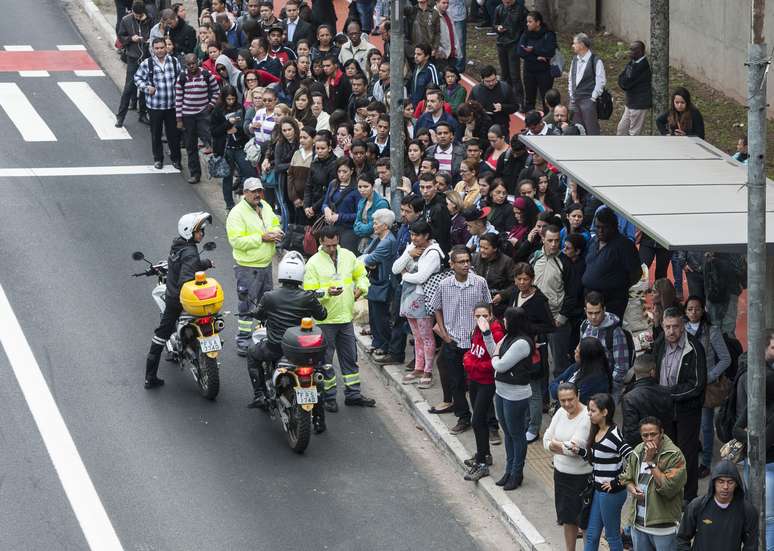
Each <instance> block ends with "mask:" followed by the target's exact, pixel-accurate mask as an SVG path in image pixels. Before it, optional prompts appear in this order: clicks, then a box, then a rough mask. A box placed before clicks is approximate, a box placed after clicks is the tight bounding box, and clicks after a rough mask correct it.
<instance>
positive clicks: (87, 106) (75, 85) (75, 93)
mask: <svg viewBox="0 0 774 551" xmlns="http://www.w3.org/2000/svg"><path fill="white" fill-rule="evenodd" d="M57 84H58V85H59V87H60V88H61V89H62V91H63V92H64V93H65V94H67V97H68V98H70V101H72V102H73V104H74V105H75V106H76V107H77V108H78V110H79V111H80V112H81V113H82V114H83V116H84V117H86V120H87V121H89V124H91V126H92V128H94V131H95V132H96V133H97V136H99V138H100V139H101V140H131V139H132V137H131V136H130V135H129V132H127V131H126V129H125V128H116V127H115V122H116V116H115V115H114V114H113V111H111V110H110V107H108V106H107V105H105V102H104V101H102V100H101V99H100V97H99V96H98V95H97V94H96V92H94V90H93V89H92V87H91V86H89V84H88V83H86V82H57Z"/></svg>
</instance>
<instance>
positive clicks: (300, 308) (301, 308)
mask: <svg viewBox="0 0 774 551" xmlns="http://www.w3.org/2000/svg"><path fill="white" fill-rule="evenodd" d="M250 315H251V316H252V317H255V318H257V319H260V320H264V321H265V322H266V337H267V339H268V341H269V342H270V343H271V344H281V343H282V336H283V335H284V334H285V330H287V329H288V328H289V327H297V326H298V325H299V324H300V323H301V319H302V318H307V317H310V316H311V317H313V318H314V319H316V320H318V321H322V320H324V319H325V318H326V317H328V312H327V310H326V309H325V307H324V306H323V305H322V304H320V301H319V300H318V299H317V297H316V296H315V295H314V292H313V291H304V290H303V289H302V288H301V287H298V286H297V285H292V284H285V283H283V284H282V286H281V287H279V288H277V289H274V290H273V291H269V292H267V293H264V295H263V296H262V297H261V301H260V302H259V303H258V308H256V309H255V311H254V312H251V313H250Z"/></svg>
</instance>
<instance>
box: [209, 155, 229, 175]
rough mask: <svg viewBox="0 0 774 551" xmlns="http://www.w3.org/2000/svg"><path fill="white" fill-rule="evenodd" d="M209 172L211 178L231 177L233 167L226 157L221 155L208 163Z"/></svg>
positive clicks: (215, 156)
mask: <svg viewBox="0 0 774 551" xmlns="http://www.w3.org/2000/svg"><path fill="white" fill-rule="evenodd" d="M207 171H208V172H209V173H210V178H226V177H228V176H231V166H229V164H228V161H227V160H226V158H225V157H222V156H220V155H213V156H212V157H210V158H209V160H208V161H207Z"/></svg>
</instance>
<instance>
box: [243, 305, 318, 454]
mask: <svg viewBox="0 0 774 551" xmlns="http://www.w3.org/2000/svg"><path fill="white" fill-rule="evenodd" d="M265 338H266V327H264V326H262V325H258V326H257V327H256V329H255V330H254V332H253V342H254V343H256V344H258V343H260V342H261V340H263V339H265ZM325 348H326V347H325V339H324V338H323V334H322V331H321V330H320V328H319V327H317V326H316V325H315V323H314V320H313V319H312V318H303V319H302V320H301V324H300V325H299V326H298V327H289V328H288V329H287V330H286V331H285V334H284V335H283V337H282V354H283V355H282V358H280V359H279V360H278V361H276V362H270V361H264V362H262V363H261V369H263V373H264V380H265V381H266V408H265V411H266V412H267V413H268V414H269V416H270V417H271V418H272V419H275V418H277V417H279V420H280V422H281V423H282V429H283V430H284V431H285V435H286V438H287V442H288V445H289V446H290V449H292V450H293V451H294V452H296V453H303V452H304V450H305V449H306V448H307V446H308V445H309V441H310V439H311V435H312V425H313V424H314V425H315V432H316V433H317V432H322V429H321V428H320V427H321V424H320V423H322V422H323V421H324V419H325V410H324V409H323V407H322V403H320V399H319V397H320V394H321V392H322V383H323V378H324V377H323V372H322V369H323V366H322V365H321V363H320V362H321V360H322V359H323V357H324V356H325ZM313 418H314V419H313Z"/></svg>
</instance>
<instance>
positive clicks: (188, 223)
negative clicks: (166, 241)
mask: <svg viewBox="0 0 774 551" xmlns="http://www.w3.org/2000/svg"><path fill="white" fill-rule="evenodd" d="M208 222H209V223H210V224H211V223H212V215H211V214H210V213H209V212H189V213H188V214H184V215H183V216H181V217H180V220H178V221H177V233H178V234H180V237H182V238H183V239H185V240H186V241H190V240H191V238H192V237H193V234H194V232H196V231H199V230H201V229H204V226H206V225H207V223H208Z"/></svg>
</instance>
